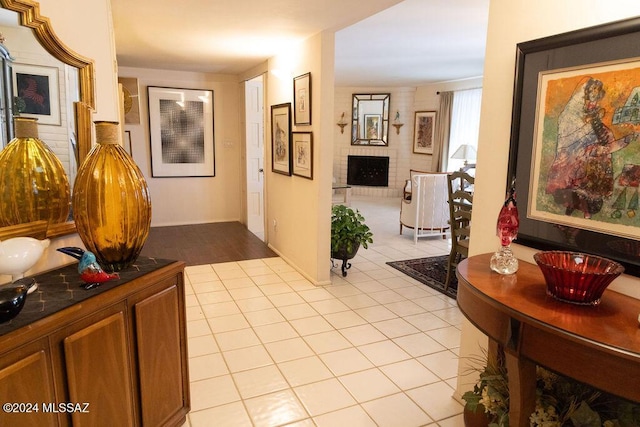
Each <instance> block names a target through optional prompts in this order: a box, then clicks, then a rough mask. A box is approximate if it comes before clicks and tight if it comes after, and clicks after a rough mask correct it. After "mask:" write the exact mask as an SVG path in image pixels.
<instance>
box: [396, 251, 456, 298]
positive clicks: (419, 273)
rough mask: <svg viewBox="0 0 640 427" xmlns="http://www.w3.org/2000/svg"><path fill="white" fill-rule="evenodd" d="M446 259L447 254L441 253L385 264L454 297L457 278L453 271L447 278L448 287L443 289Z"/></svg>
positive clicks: (445, 275)
mask: <svg viewBox="0 0 640 427" xmlns="http://www.w3.org/2000/svg"><path fill="white" fill-rule="evenodd" d="M448 259H449V255H443V256H436V257H430V258H418V259H407V260H404V261H391V262H388V263H387V264H389V265H390V266H391V267H393V268H395V269H396V270H399V271H401V272H403V273H404V274H406V275H407V276H410V277H413V278H414V279H416V280H417V281H418V282H420V283H424V284H425V285H427V286H429V287H430V288H432V289H435V290H436V291H438V292H440V293H443V294H445V295H446V296H448V297H451V298H454V299H455V298H456V294H457V291H458V279H457V278H456V276H455V272H453V273H452V276H451V279H450V280H449V287H448V288H447V289H446V290H445V289H444V281H445V279H446V277H447V261H448Z"/></svg>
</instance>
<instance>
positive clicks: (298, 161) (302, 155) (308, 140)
mask: <svg viewBox="0 0 640 427" xmlns="http://www.w3.org/2000/svg"><path fill="white" fill-rule="evenodd" d="M291 141H292V145H291V146H292V153H293V155H292V158H293V162H292V164H293V171H292V172H293V174H294V175H296V176H301V177H303V178H307V179H310V180H313V134H312V133H311V132H291Z"/></svg>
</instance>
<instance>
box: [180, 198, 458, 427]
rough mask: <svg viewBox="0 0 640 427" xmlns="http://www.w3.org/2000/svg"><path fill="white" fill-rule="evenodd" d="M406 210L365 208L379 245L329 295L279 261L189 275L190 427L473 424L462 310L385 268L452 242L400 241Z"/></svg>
mask: <svg viewBox="0 0 640 427" xmlns="http://www.w3.org/2000/svg"><path fill="white" fill-rule="evenodd" d="M399 203H400V201H399V200H397V199H388V200H387V199H383V200H380V199H377V200H373V199H367V198H354V200H353V202H352V206H353V207H355V208H358V209H359V210H360V211H361V212H362V213H363V215H364V216H365V218H366V221H367V223H368V224H369V225H370V227H371V228H372V230H373V232H374V243H373V244H372V245H371V246H370V247H369V249H368V250H360V252H359V253H358V255H357V257H356V258H354V260H353V267H352V268H351V269H350V270H349V273H348V275H347V277H344V278H343V277H342V275H341V273H340V269H339V267H337V268H334V269H333V270H332V275H331V277H332V284H331V285H329V286H326V287H316V286H314V285H312V284H311V283H309V282H308V281H307V280H306V279H304V277H302V276H301V275H300V274H299V273H298V272H296V271H295V270H294V269H293V268H292V267H291V266H289V265H288V264H287V263H286V262H285V261H284V260H282V259H281V258H279V257H268V258H258V259H252V260H244V261H233V262H224V263H214V264H204V265H198V266H195V265H192V266H189V267H187V270H186V273H187V274H186V276H187V306H188V307H187V318H188V336H189V343H188V344H189V356H190V360H189V366H190V379H191V399H192V402H191V406H192V409H191V412H190V414H189V416H188V419H189V421H188V423H187V424H186V425H190V426H194V427H195V426H211V425H216V426H233V427H237V426H280V425H296V426H331V427H334V426H390V427H412V426H462V425H463V421H462V415H461V412H462V405H461V404H460V403H458V402H457V401H456V400H454V399H453V398H452V397H451V396H452V394H453V392H454V388H455V383H456V375H457V365H458V359H457V354H458V348H459V345H460V344H459V340H460V329H459V328H460V322H461V314H460V312H459V310H458V308H457V306H456V303H455V301H454V300H452V299H450V298H447V297H445V296H443V295H441V294H439V293H437V292H435V291H433V290H431V289H430V288H428V287H426V286H424V285H421V284H419V283H418V282H416V281H414V280H413V279H411V278H409V277H407V276H404V275H402V273H400V272H398V271H397V270H395V269H392V268H390V267H389V266H387V265H386V264H385V262H387V261H390V260H394V259H406V258H417V257H423V256H433V255H442V254H444V253H447V252H448V240H443V239H441V238H433V239H424V240H420V241H419V242H418V244H417V245H414V243H413V238H412V235H411V231H407V232H405V235H404V236H400V235H399V234H398V230H399V226H398V212H399V208H398V206H399Z"/></svg>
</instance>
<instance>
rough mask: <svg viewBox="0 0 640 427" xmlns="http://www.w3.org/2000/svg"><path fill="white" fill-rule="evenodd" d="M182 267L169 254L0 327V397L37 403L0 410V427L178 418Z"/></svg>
mask: <svg viewBox="0 0 640 427" xmlns="http://www.w3.org/2000/svg"><path fill="white" fill-rule="evenodd" d="M183 269H184V264H183V263H180V262H172V263H168V264H166V265H164V266H162V267H159V268H158V269H154V270H153V271H150V272H148V273H145V274H141V275H134V277H133V278H131V280H128V281H126V282H125V283H121V284H118V285H117V286H113V287H112V288H110V289H108V290H105V291H102V292H101V293H100V294H98V295H95V296H92V297H91V298H88V299H84V300H83V301H81V302H77V303H75V304H71V305H69V306H68V307H66V308H64V309H62V310H59V311H57V312H55V313H52V314H51V315H49V316H46V317H44V318H41V319H39V320H36V321H34V322H33V323H31V324H29V325H26V326H23V327H21V328H18V329H15V330H13V331H10V332H8V333H6V334H4V335H1V336H0V401H1V402H0V403H5V402H16V403H23V404H30V405H35V404H37V405H38V408H37V410H38V412H30V413H7V412H4V411H2V412H0V425H11V426H34V425H52V426H56V425H60V426H67V425H73V426H103V425H104V426H114V425H117V426H145V427H146V426H180V425H182V424H183V423H184V421H185V417H186V414H187V412H188V411H189V376H188V364H187V363H188V360H187V348H186V340H187V337H186V318H185V305H184V282H183ZM41 286H46V284H45V285H43V284H41ZM87 404H88V405H87ZM34 408H35V406H32V408H31V409H32V410H33V409H34ZM23 409H26V408H18V409H17V410H18V411H20V412H24V410H23Z"/></svg>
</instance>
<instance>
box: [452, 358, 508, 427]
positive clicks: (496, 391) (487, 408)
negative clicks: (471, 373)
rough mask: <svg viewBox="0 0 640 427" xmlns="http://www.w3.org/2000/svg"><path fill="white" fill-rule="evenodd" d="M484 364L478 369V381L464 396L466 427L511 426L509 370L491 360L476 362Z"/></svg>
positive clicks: (484, 359)
mask: <svg viewBox="0 0 640 427" xmlns="http://www.w3.org/2000/svg"><path fill="white" fill-rule="evenodd" d="M474 360H475V363H476V364H478V363H484V365H483V366H482V368H477V369H475V368H474V370H477V371H478V373H479V378H478V382H477V383H476V384H475V385H474V386H473V390H470V391H467V392H466V393H464V394H463V395H462V399H463V400H464V401H465V406H464V422H465V426H467V427H486V426H492V427H508V426H509V380H508V377H507V370H506V368H505V367H504V366H503V365H501V364H499V363H497V362H495V361H492V360H489V359H488V357H486V355H485V357H484V358H480V357H479V358H477V359H474Z"/></svg>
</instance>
